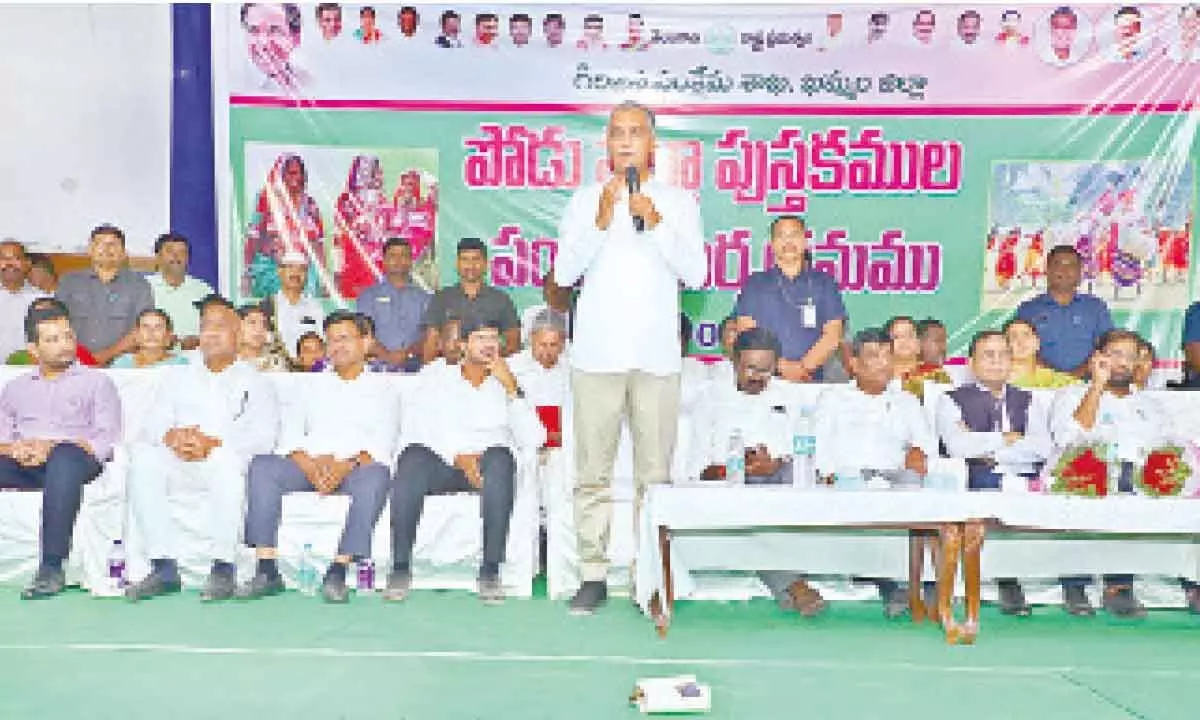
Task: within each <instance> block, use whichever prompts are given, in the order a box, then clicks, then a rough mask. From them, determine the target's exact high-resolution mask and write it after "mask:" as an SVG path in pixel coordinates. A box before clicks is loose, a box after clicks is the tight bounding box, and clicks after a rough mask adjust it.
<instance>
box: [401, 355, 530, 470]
mask: <svg viewBox="0 0 1200 720" xmlns="http://www.w3.org/2000/svg"><path fill="white" fill-rule="evenodd" d="M412 394H413V402H412V403H409V404H408V406H406V407H405V409H404V442H406V443H413V444H421V445H425V446H426V447H428V448H429V449H430V450H432V451H433V452H435V453H436V454H437V455H438V456H439V457H441V458H442V460H444V461H445V462H446V464H447V465H452V464H453V463H454V457H455V456H456V455H476V454H481V453H483V451H485V450H487V449H488V448H490V447H495V446H503V447H507V448H510V449H512V450H513V455H514V456H516V457H518V458H519V457H520V455H521V453H522V452H523V451H528V452H532V451H535V450H536V449H537V448H539V447H541V446H542V445H544V444H545V443H546V429H545V428H544V427H543V426H542V423H541V421H540V420H538V417H537V413H536V412H535V411H534V409H533V405H532V404H530V403H529V401H528V400H522V399H520V398H514V399H512V400H509V398H508V393H507V392H506V391H505V390H504V386H503V385H501V384H500V381H499V380H497V379H496V378H494V377H491V376H488V378H487V379H486V380H484V381H483V383H482V384H481V385H480V386H479V387H474V386H472V385H471V383H469V382H467V380H466V378H464V377H463V375H462V366H460V365H441V366H437V365H430V366H428V367H426V368H425V369H424V370H422V371H421V374H420V384H419V385H418V387H416V388H414V391H413V393H412Z"/></svg>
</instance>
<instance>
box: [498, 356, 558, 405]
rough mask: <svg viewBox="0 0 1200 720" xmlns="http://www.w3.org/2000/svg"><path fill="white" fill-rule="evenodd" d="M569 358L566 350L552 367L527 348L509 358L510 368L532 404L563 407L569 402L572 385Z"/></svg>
mask: <svg viewBox="0 0 1200 720" xmlns="http://www.w3.org/2000/svg"><path fill="white" fill-rule="evenodd" d="M568 362H569V360H568V358H567V353H566V351H565V350H564V351H563V354H562V355H560V356H559V358H558V364H556V365H555V366H554V367H552V368H550V369H546V368H544V367H542V364H541V363H540V362H538V361H537V360H536V359H534V357H533V352H532V351H531V350H530V349H529V348H525V349H524V350H522V351H521V352H519V353H517V354H516V355H513V356H512V357H510V358H509V359H508V369H509V370H511V371H512V374H513V377H515V378H516V379H517V384H518V385H520V386H521V389H522V390H524V391H525V399H526V400H528V401H529V403H530V404H531V405H533V406H534V407H537V406H539V405H557V406H559V407H562V406H563V405H565V404H566V402H567V390H568V389H569V387H570V372H569V371H568Z"/></svg>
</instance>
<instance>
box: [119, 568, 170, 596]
mask: <svg viewBox="0 0 1200 720" xmlns="http://www.w3.org/2000/svg"><path fill="white" fill-rule="evenodd" d="M181 588H182V584H181V583H180V581H179V578H175V579H173V580H164V579H163V577H162V576H161V575H159V574H158V573H154V572H152V573H150V574H149V575H147V576H146V577H145V578H143V579H142V581H141V582H139V583H137V584H135V585H130V586H129V587H127V588H125V599H126V600H128V601H130V602H137V601H139V600H148V599H150V598H152V597H157V596H159V595H168V594H174V593H177V592H179V591H180V589H181Z"/></svg>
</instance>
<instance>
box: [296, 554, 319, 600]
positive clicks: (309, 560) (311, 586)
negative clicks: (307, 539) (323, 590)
mask: <svg viewBox="0 0 1200 720" xmlns="http://www.w3.org/2000/svg"><path fill="white" fill-rule="evenodd" d="M296 585H297V586H299V589H300V592H301V594H303V595H316V594H317V564H316V562H315V561H314V560H313V549H312V544H311V543H304V551H303V552H302V553H301V554H300V567H298V568H296Z"/></svg>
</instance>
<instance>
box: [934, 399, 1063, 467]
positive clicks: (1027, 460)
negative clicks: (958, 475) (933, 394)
mask: <svg viewBox="0 0 1200 720" xmlns="http://www.w3.org/2000/svg"><path fill="white" fill-rule="evenodd" d="M1007 390H1008V386H1007V385H1006V386H1005V392H1007ZM985 391H986V388H985ZM1002 417H1003V424H1002V425H1001V429H1000V430H998V431H995V432H975V431H972V430H969V429H968V428H967V426H966V424H965V423H964V421H963V414H962V408H961V407H959V405H958V403H956V402H954V398H952V397H950V395H949V394H943V395H941V396H940V397H939V398H938V406H937V431H938V435H939V436H940V437H941V439H942V442H944V443H945V444H946V452H947V454H949V455H950V457H955V458H964V459H992V460H994V461H995V462H996V472H997V473H999V474H1001V475H1006V474H1011V475H1019V474H1023V473H1024V474H1027V473H1031V472H1033V471H1034V465H1035V464H1036V463H1039V462H1044V461H1045V460H1046V459H1047V458H1048V457H1049V456H1050V450H1051V446H1052V444H1053V443H1052V442H1051V439H1050V416H1049V408H1048V407H1047V403H1045V402H1044V401H1042V400H1041V399H1040V398H1039V396H1038V395H1034V396H1033V397H1032V398H1031V399H1030V401H1029V410H1028V416H1027V417H1026V418H1025V434H1024V436H1023V437H1022V438H1021V439H1020V440H1017V441H1016V442H1014V443H1013V444H1011V445H1007V444H1005V442H1004V433H1005V432H1009V431H1010V429H1011V428H1010V425H1009V417H1008V408H1007V407H1005V408H1004V412H1003V414H1002Z"/></svg>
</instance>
